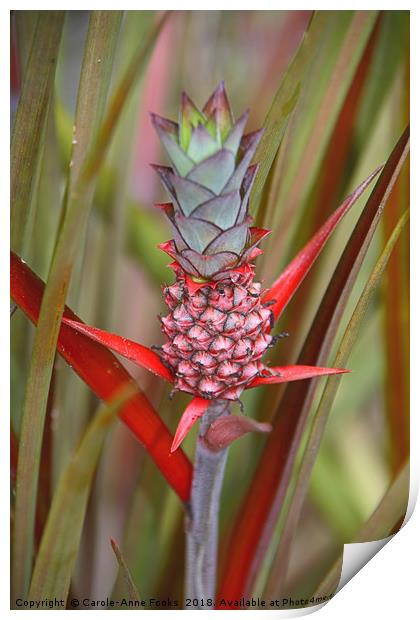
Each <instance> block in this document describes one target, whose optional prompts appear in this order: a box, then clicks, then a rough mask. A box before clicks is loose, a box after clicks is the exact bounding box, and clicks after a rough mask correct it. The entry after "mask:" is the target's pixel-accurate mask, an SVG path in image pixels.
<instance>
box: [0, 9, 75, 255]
mask: <svg viewBox="0 0 420 620" xmlns="http://www.w3.org/2000/svg"><path fill="white" fill-rule="evenodd" d="M64 15H65V12H64V11H42V12H41V14H40V16H39V17H38V19H37V22H36V26H35V33H34V37H33V44H32V48H31V51H30V54H29V59H28V64H27V68H26V70H25V76H26V78H25V81H24V83H23V87H22V92H21V96H20V99H19V104H18V108H17V111H16V118H15V123H14V127H13V133H12V144H11V155H10V163H11V175H10V197H11V205H10V209H11V228H10V234H11V245H12V248H13V250H14V251H15V252H18V253H21V251H22V248H23V243H24V239H25V231H26V225H27V222H28V219H29V209H30V205H31V199H32V193H33V188H34V183H35V178H36V171H37V167H38V162H39V156H40V152H41V144H42V140H41V136H42V134H43V131H44V128H45V121H46V118H47V115H48V108H49V104H50V100H51V95H52V92H53V86H54V76H55V67H56V64H57V56H58V48H59V46H60V40H61V33H62V30H63V24H64Z"/></svg>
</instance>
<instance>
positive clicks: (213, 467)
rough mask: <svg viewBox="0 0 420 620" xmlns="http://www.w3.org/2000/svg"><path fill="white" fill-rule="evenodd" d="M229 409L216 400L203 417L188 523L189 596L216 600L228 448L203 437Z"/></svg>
mask: <svg viewBox="0 0 420 620" xmlns="http://www.w3.org/2000/svg"><path fill="white" fill-rule="evenodd" d="M229 412H230V403H229V401H225V400H217V401H214V402H213V403H212V404H211V405H210V407H209V408H208V409H207V411H206V413H205V414H204V415H203V417H202V418H201V424H200V433H199V437H198V441H197V449H196V454H195V465H194V474H193V482H192V490H191V500H190V503H189V505H188V509H189V515H188V517H187V524H186V575H185V596H186V597H187V598H198V599H201V598H203V599H209V598H210V599H213V598H214V595H215V588H216V572H217V547H218V529H219V509H220V492H221V489H222V483H223V474H224V470H225V465H226V460H227V453H228V449H227V448H225V449H223V450H219V451H218V452H214V451H212V450H209V449H208V448H207V447H206V445H205V443H204V441H203V440H202V438H203V437H204V435H205V434H206V432H207V429H208V428H209V426H210V425H211V424H212V423H213V422H214V421H215V420H216V419H217V418H219V417H221V416H225V415H228V414H229ZM211 607H213V604H212V605H211Z"/></svg>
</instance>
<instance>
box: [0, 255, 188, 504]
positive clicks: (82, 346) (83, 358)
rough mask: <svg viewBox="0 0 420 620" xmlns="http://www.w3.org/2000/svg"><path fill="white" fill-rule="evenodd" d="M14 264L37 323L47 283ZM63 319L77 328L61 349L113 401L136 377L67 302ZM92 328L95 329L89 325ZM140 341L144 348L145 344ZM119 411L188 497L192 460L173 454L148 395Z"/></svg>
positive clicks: (15, 290)
mask: <svg viewBox="0 0 420 620" xmlns="http://www.w3.org/2000/svg"><path fill="white" fill-rule="evenodd" d="M10 263H11V264H10V267H11V283H10V288H11V296H12V299H13V300H14V302H15V303H16V304H17V305H18V306H19V307H20V308H21V309H22V310H23V312H24V313H25V314H26V315H27V316H28V317H29V319H30V320H31V321H33V322H34V323H37V321H38V316H39V309H40V307H41V300H42V295H43V290H44V284H43V282H42V280H40V279H39V278H38V277H37V276H36V275H35V274H34V273H33V272H32V271H31V270H30V269H29V267H28V266H27V265H26V264H25V263H24V262H23V261H21V260H20V259H19V258H18V257H17V256H16V255H15V254H13V253H11V258H10ZM64 320H65V321H67V320H69V321H70V322H71V323H74V324H75V325H77V327H78V329H77V330H75V329H73V328H71V327H70V326H68V325H63V327H62V328H61V331H60V335H59V339H58V352H59V353H60V355H61V356H62V357H63V358H64V359H65V360H66V361H67V362H68V363H69V364H70V366H71V367H72V368H73V370H75V371H76V372H77V374H78V375H79V376H80V377H81V378H82V379H83V381H85V383H87V385H89V387H90V388H91V389H92V390H93V392H94V393H95V394H96V395H97V396H98V397H99V398H101V399H102V400H104V401H112V399H113V397H114V396H115V395H116V394H117V393H118V391H119V390H121V389H122V388H123V386H124V385H126V384H127V383H132V382H133V381H134V380H133V379H132V377H131V376H130V375H129V374H128V372H127V371H126V370H125V369H124V367H123V366H122V365H121V364H120V362H119V361H118V360H117V358H116V357H115V355H113V354H112V353H111V352H110V351H109V350H108V349H107V348H106V347H104V346H103V345H102V344H99V343H98V342H94V338H92V334H90V335H89V338H88V337H86V334H83V333H81V332H82V331H83V327H85V326H84V325H83V323H80V319H79V318H78V317H77V316H76V315H75V314H74V313H73V312H72V311H71V310H70V309H69V308H67V307H66V309H65V311H64ZM86 327H87V326H86ZM87 329H88V330H91V328H88V327H87ZM138 346H139V349H138V350H140V348H141V347H140V345H138ZM145 348H146V347H145ZM147 351H148V349H147ZM150 353H153V351H150ZM149 359H152V358H151V357H149ZM119 416H120V419H121V420H122V422H124V423H125V424H126V425H127V426H128V427H129V429H130V430H131V431H132V432H133V433H134V435H135V436H136V437H137V438H138V439H139V440H140V441H141V443H142V444H143V445H144V446H145V448H146V449H147V451H148V452H149V454H150V456H151V457H152V459H153V460H154V461H155V463H156V465H157V466H158V467H159V469H160V470H161V472H162V474H163V475H164V476H165V478H166V479H167V481H168V482H169V484H170V485H171V487H172V488H173V489H174V491H175V492H176V493H177V494H178V495H179V497H180V498H181V500H182V501H187V500H188V499H189V495H190V487H191V478H192V467H191V463H190V461H189V460H188V459H187V457H186V456H185V454H184V452H183V451H182V450H177V452H176V453H175V454H172V455H171V454H170V447H171V443H172V435H171V434H170V432H169V431H168V429H167V427H166V426H165V424H164V423H163V421H162V420H161V419H160V417H159V415H158V414H157V413H156V411H155V410H154V409H153V407H152V405H151V404H150V403H149V401H148V400H147V398H146V397H145V395H144V394H143V393H142V392H141V391H140V390H139V391H138V393H137V394H135V396H133V397H132V398H131V399H130V400H129V401H128V402H127V403H126V404H125V405H124V406H123V407H122V409H121V411H120V413H119Z"/></svg>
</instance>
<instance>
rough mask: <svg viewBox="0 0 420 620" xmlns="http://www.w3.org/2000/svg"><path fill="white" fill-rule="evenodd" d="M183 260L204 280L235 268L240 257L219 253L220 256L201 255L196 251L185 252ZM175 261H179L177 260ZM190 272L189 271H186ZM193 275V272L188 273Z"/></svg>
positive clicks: (231, 253) (229, 253) (183, 252)
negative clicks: (192, 266) (223, 270)
mask: <svg viewBox="0 0 420 620" xmlns="http://www.w3.org/2000/svg"><path fill="white" fill-rule="evenodd" d="M181 256H182V258H185V259H187V261H189V262H190V263H191V264H192V265H194V267H195V269H196V271H197V272H198V275H199V276H200V277H202V278H211V277H212V276H214V275H215V274H217V273H218V272H219V271H222V269H227V268H229V267H233V266H234V265H236V264H237V262H238V259H239V256H238V255H237V254H234V253H233V252H219V253H218V254H211V255H207V254H199V253H198V252H194V250H183V251H182V253H181ZM175 260H178V259H177V258H175ZM186 271H188V270H186ZM188 272H189V273H191V271H188Z"/></svg>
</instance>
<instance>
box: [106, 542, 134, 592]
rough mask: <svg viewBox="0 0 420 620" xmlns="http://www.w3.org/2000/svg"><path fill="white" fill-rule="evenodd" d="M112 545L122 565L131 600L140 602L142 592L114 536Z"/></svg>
mask: <svg viewBox="0 0 420 620" xmlns="http://www.w3.org/2000/svg"><path fill="white" fill-rule="evenodd" d="M111 546H112V550H113V552H114V553H115V557H116V558H117V562H118V564H119V566H120V569H121V572H122V574H123V577H124V582H125V586H126V588H127V593H128V598H129V600H130V601H131V602H132V603H140V594H139V592H138V590H137V588H136V584H135V583H134V581H133V578H132V576H131V573H130V571H129V569H128V566H127V563H126V561H125V560H124V556H123V554H122V552H121V549H120V548H119V546H118V545H117V543H116V542H115V540H113V539H112V538H111Z"/></svg>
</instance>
